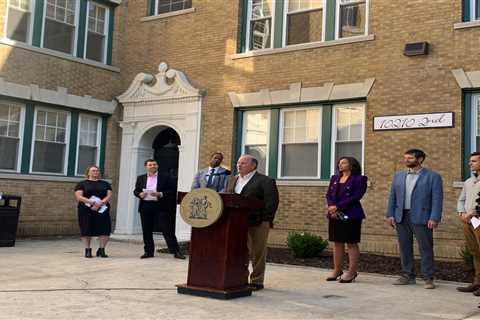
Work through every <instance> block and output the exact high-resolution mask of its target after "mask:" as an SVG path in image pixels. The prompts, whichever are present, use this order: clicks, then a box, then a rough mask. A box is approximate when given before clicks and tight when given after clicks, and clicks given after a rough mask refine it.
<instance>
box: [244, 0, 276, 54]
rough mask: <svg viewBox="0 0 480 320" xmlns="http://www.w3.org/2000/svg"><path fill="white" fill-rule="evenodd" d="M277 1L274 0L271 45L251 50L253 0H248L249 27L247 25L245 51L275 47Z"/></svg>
mask: <svg viewBox="0 0 480 320" xmlns="http://www.w3.org/2000/svg"><path fill="white" fill-rule="evenodd" d="M275 1H278V0H274V1H272V4H273V8H272V27H271V28H272V30H271V32H270V47H269V48H264V49H257V50H251V49H250V22H251V21H252V20H251V18H252V4H253V0H248V6H247V27H246V33H247V34H246V37H245V41H246V43H245V51H246V52H252V51H259V50H260V51H261V50H271V49H273V40H274V39H275V11H276V10H275Z"/></svg>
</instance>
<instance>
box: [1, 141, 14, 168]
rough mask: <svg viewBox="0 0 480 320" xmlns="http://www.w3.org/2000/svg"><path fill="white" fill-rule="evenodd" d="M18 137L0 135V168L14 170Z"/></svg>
mask: <svg viewBox="0 0 480 320" xmlns="http://www.w3.org/2000/svg"><path fill="white" fill-rule="evenodd" d="M17 156H18V139H13V138H7V137H0V169H4V170H16V169H17Z"/></svg>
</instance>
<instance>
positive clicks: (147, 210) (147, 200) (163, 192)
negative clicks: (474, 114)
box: [133, 159, 185, 259]
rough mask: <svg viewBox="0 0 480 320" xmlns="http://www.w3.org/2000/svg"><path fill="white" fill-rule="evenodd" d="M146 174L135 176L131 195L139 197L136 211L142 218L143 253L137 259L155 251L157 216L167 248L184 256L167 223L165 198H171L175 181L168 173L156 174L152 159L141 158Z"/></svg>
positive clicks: (167, 200) (176, 255) (147, 256)
mask: <svg viewBox="0 0 480 320" xmlns="http://www.w3.org/2000/svg"><path fill="white" fill-rule="evenodd" d="M144 165H145V170H146V172H147V173H146V174H142V175H140V176H138V177H137V182H136V183H135V190H133V194H134V195H135V196H136V197H138V198H139V199H140V204H139V206H138V212H140V218H141V221H142V232H143V243H144V250H145V253H144V254H143V255H142V256H141V257H140V259H146V258H152V257H153V256H154V253H155V243H154V241H153V227H154V223H155V216H156V215H158V216H159V221H160V227H161V231H162V234H163V237H164V238H165V241H166V242H167V246H168V250H169V251H170V253H172V254H173V255H174V257H175V258H177V259H185V256H184V255H183V254H182V253H181V252H180V248H179V246H178V241H177V237H176V236H175V233H174V231H173V230H172V229H173V228H171V226H170V224H169V220H170V219H169V214H171V213H170V212H169V210H168V208H169V201H174V199H175V181H174V180H173V179H172V178H170V177H169V176H168V175H161V174H159V173H158V163H157V161H155V160H153V159H147V160H145V163H144Z"/></svg>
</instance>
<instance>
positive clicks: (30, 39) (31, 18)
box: [3, 0, 35, 45]
mask: <svg viewBox="0 0 480 320" xmlns="http://www.w3.org/2000/svg"><path fill="white" fill-rule="evenodd" d="M29 1H30V28H29V30H28V39H27V42H25V43H26V44H29V45H31V44H32V39H33V16H34V14H35V10H34V9H35V0H29ZM9 8H10V0H7V5H6V7H5V21H4V28H3V35H4V37H5V38H6V39H10V38H8V37H7V26H8V11H9ZM21 11H24V10H21ZM10 40H12V39H10ZM12 41H17V40H12ZM19 42H20V41H19Z"/></svg>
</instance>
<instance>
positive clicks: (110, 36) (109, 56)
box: [107, 7, 115, 66]
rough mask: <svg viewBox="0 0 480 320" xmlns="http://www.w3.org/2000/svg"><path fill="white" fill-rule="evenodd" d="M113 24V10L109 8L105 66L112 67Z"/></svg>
mask: <svg viewBox="0 0 480 320" xmlns="http://www.w3.org/2000/svg"><path fill="white" fill-rule="evenodd" d="M114 22H115V8H114V7H110V10H109V18H108V44H107V64H108V65H109V66H111V65H112V51H113V29H114Z"/></svg>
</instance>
